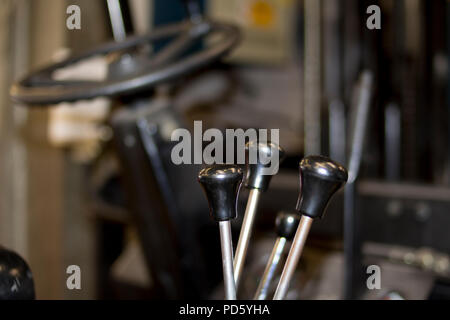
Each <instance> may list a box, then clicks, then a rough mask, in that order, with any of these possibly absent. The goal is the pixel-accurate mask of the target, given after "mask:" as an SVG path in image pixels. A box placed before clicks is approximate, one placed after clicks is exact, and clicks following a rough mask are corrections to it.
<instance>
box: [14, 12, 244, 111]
mask: <svg viewBox="0 0 450 320" xmlns="http://www.w3.org/2000/svg"><path fill="white" fill-rule="evenodd" d="M207 37H208V38H211V41H210V42H206V43H209V45H207V46H206V47H204V48H202V49H200V50H195V51H194V52H193V53H189V51H188V49H190V48H192V46H193V45H194V44H196V43H198V42H199V41H200V40H202V39H204V38H207ZM164 39H172V40H170V42H169V43H168V44H167V45H166V46H165V47H163V48H162V49H161V50H160V51H158V52H156V53H154V54H153V55H152V56H150V55H149V54H148V53H146V54H145V55H144V54H142V53H140V54H139V53H138V52H139V50H138V49H142V48H143V47H145V46H147V45H148V44H150V43H154V42H155V41H161V40H164ZM239 39H240V33H239V30H238V28H237V27H235V26H233V25H230V24H225V23H218V22H212V21H208V20H204V19H190V20H187V21H183V22H181V23H176V24H171V25H166V26H163V27H160V28H157V29H155V30H154V31H153V32H151V33H149V34H145V35H141V36H132V37H128V38H126V39H125V40H124V41H121V42H109V43H105V44H103V45H100V46H99V47H98V48H95V49H93V50H89V51H87V52H85V53H82V54H79V55H75V56H72V57H69V58H67V59H65V60H64V61H62V62H59V63H56V64H53V65H51V66H48V67H45V68H43V69H41V70H38V71H36V72H34V73H32V74H30V75H28V76H27V77H25V78H24V79H22V80H20V81H18V82H16V83H14V84H13V85H12V87H11V90H10V94H11V97H12V99H13V100H15V101H18V102H21V103H25V104H28V105H45V104H56V103H60V102H73V101H76V100H81V99H92V98H95V97H99V96H106V97H112V96H120V95H125V94H131V93H136V92H139V91H142V90H144V89H148V88H151V87H153V86H155V85H158V84H161V83H164V82H167V81H170V80H173V79H175V78H178V77H180V76H183V75H186V74H188V73H191V72H193V71H195V70H198V69H200V68H202V67H205V66H207V65H209V64H211V63H213V62H215V61H217V60H218V59H220V58H221V57H223V56H224V55H226V54H227V53H228V52H229V51H230V50H231V49H232V48H233V47H234V46H235V45H236V44H237V43H238V42H239ZM213 40H214V41H213ZM212 42H214V43H212ZM112 53H116V54H121V57H132V58H134V60H135V61H137V63H136V62H135V66H134V67H133V68H128V69H127V68H125V69H124V70H125V71H124V70H122V69H121V70H120V72H109V74H108V76H107V77H106V79H104V80H101V81H87V80H55V79H54V78H53V74H54V72H55V71H56V70H58V69H61V68H64V67H67V66H71V65H74V64H75V63H79V62H81V61H82V60H85V59H88V58H92V57H94V56H98V55H103V56H104V55H109V54H112ZM182 54H185V55H183V56H182ZM130 69H131V70H130Z"/></svg>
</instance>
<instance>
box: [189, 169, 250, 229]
mask: <svg viewBox="0 0 450 320" xmlns="http://www.w3.org/2000/svg"><path fill="white" fill-rule="evenodd" d="M242 178H243V173H242V169H240V168H239V167H237V166H234V165H212V166H209V167H207V168H205V169H202V170H201V171H200V173H199V175H198V181H199V182H200V184H201V186H202V187H203V190H204V191H205V194H206V197H207V198H208V203H209V213H210V215H211V217H212V218H213V219H214V220H216V221H228V220H231V219H235V218H236V216H237V210H236V205H237V197H238V194H239V189H240V186H241V183H242Z"/></svg>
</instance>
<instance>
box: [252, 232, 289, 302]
mask: <svg viewBox="0 0 450 320" xmlns="http://www.w3.org/2000/svg"><path fill="white" fill-rule="evenodd" d="M286 242H287V239H286V238H284V237H278V238H277V241H276V242H275V245H274V246H273V250H272V253H271V255H270V258H269V262H268V263H267V265H266V269H265V270H264V274H263V276H262V278H261V281H260V282H259V286H258V289H256V293H255V298H254V300H266V299H267V294H268V293H269V287H270V285H271V283H272V280H273V278H274V276H275V272H276V270H277V268H278V263H279V262H280V258H281V255H282V254H283V250H284V247H285V246H286Z"/></svg>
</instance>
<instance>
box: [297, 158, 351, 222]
mask: <svg viewBox="0 0 450 320" xmlns="http://www.w3.org/2000/svg"><path fill="white" fill-rule="evenodd" d="M347 178H348V173H347V169H345V168H344V167H343V166H342V165H340V164H339V163H337V162H335V161H333V160H331V159H329V158H327V157H323V156H308V157H306V158H304V159H303V160H302V161H300V189H301V191H300V197H299V199H298V201H297V210H298V211H299V212H300V213H301V214H303V215H306V216H308V217H311V218H319V219H320V218H322V216H323V214H324V212H325V209H326V208H327V205H328V203H329V201H330V199H331V197H332V196H333V195H334V194H335V193H336V192H337V191H338V190H339V189H340V188H341V187H342V186H343V185H344V184H345V183H346V182H347Z"/></svg>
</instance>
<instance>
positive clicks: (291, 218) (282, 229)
mask: <svg viewBox="0 0 450 320" xmlns="http://www.w3.org/2000/svg"><path fill="white" fill-rule="evenodd" d="M299 221H300V215H299V214H298V213H286V212H280V213H278V214H277V219H276V220H275V226H276V230H277V235H278V236H279V237H283V238H286V239H288V240H292V239H294V236H295V232H296V231H297V227H298V223H299Z"/></svg>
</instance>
